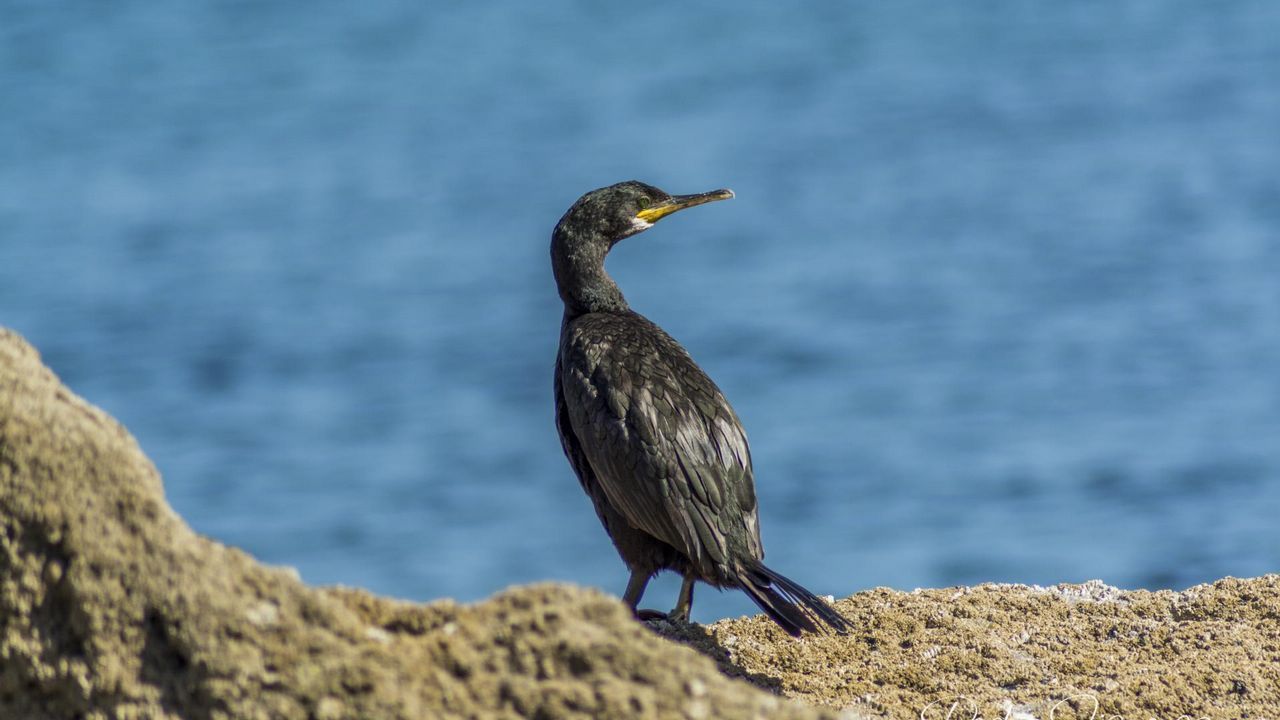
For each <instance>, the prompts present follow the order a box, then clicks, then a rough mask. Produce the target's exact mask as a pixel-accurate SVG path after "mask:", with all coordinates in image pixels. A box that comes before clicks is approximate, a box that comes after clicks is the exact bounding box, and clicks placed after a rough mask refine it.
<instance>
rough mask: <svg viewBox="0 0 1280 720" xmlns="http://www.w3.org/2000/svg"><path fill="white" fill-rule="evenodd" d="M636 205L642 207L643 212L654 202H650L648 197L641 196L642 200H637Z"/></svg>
mask: <svg viewBox="0 0 1280 720" xmlns="http://www.w3.org/2000/svg"><path fill="white" fill-rule="evenodd" d="M636 204H637V205H639V206H640V209H641V210H645V209H648V207H649V206H650V205H652V204H653V201H652V200H650V199H649V197H648V196H647V195H641V196H640V199H639V200H636Z"/></svg>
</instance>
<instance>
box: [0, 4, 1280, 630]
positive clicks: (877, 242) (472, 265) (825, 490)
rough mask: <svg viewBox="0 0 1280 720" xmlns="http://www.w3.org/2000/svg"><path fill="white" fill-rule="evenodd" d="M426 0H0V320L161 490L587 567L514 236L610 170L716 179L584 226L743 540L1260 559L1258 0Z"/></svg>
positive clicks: (421, 558)
mask: <svg viewBox="0 0 1280 720" xmlns="http://www.w3.org/2000/svg"><path fill="white" fill-rule="evenodd" d="M443 5H444V4H440V3H437V4H430V3H420V2H394V1H392V0H377V1H372V2H365V3H346V2H319V3H315V2H313V3H275V4H272V5H270V6H269V7H268V6H264V5H259V4H256V3H217V4H213V3H210V4H206V5H205V6H204V7H202V8H199V9H197V8H192V7H190V6H188V5H186V4H180V3H168V4H166V3H144V2H119V3H113V4H105V5H104V4H100V3H88V2H79V3H77V2H71V3H56V4H55V3H47V4H39V3H27V4H21V3H10V4H9V5H8V6H7V9H6V10H5V11H4V13H3V14H4V18H3V21H2V22H0V105H3V109H2V111H0V323H2V324H4V325H8V326H11V327H14V328H16V329H17V330H19V331H20V332H21V333H23V334H24V335H25V336H26V337H27V338H29V339H30V340H31V341H32V342H33V343H35V344H36V345H37V346H38V347H39V348H40V350H41V351H42V352H43V354H44V356H45V359H46V360H47V362H48V363H49V364H50V365H51V366H52V367H53V368H54V369H55V370H56V371H57V372H58V374H59V375H60V376H61V377H62V378H63V379H64V380H65V381H66V382H67V383H68V384H69V385H70V386H71V387H72V388H73V389H74V390H75V391H76V392H78V393H80V394H81V395H83V396H85V397H86V398H88V399H89V400H90V401H92V402H94V403H96V404H98V405H100V406H102V407H104V408H105V409H106V410H108V411H109V412H111V413H112V414H114V415H115V416H117V417H118V418H120V419H121V420H122V421H123V422H124V423H125V424H126V425H128V427H129V428H130V429H131V430H132V432H133V433H134V434H135V435H136V436H137V437H138V439H139V441H140V442H141V444H142V446H143V448H144V449H145V450H146V451H147V452H148V453H149V454H150V455H151V457H152V458H153V459H154V460H155V462H156V464H157V465H158V466H159V467H160V469H161V471H162V472H163V473H164V476H165V480H166V487H167V492H168V494H169V498H170V500H171V502H172V503H173V505H174V506H175V507H176V508H177V510H178V511H179V512H180V513H182V514H183V515H184V516H185V517H186V518H187V519H188V520H189V521H190V522H191V524H192V525H193V526H195V527H196V528H197V529H198V530H200V531H201V532H204V533H207V534H209V535H211V536H213V537H215V538H217V539H219V540H222V541H224V542H227V543H231V544H234V545H238V546H241V547H243V548H245V549H247V550H248V551H249V552H251V553H253V554H254V555H256V556H257V557H259V558H261V559H262V560H264V561H267V562H271V563H282V564H289V565H295V566H297V567H298V568H300V570H301V572H302V574H303V576H304V577H305V578H306V579H307V580H308V581H311V582H316V583H344V584H351V585H363V586H367V587H370V588H371V589H373V590H375V591H377V592H381V593H388V594H392V595H397V596H403V597H409V598H422V599H425V598H435V597H440V596H453V597H457V598H460V599H474V598H479V597H482V596H484V595H486V594H489V593H491V592H494V591H495V590H498V589H500V588H502V587H504V586H506V585H508V584H511V583H517V582H528V581H532V580H542V579H556V580H567V581H574V582H578V583H583V584H590V585H598V586H601V587H604V588H606V589H608V590H610V591H612V592H620V591H621V589H622V585H623V584H624V582H625V571H624V570H623V568H622V565H621V563H620V562H619V561H618V559H617V557H616V556H615V555H614V552H613V549H612V548H611V547H610V545H609V543H608V541H607V540H606V539H605V536H604V534H603V531H602V530H601V529H600V528H599V525H598V523H597V521H596V519H595V517H594V514H593V513H592V511H591V508H590V505H589V503H588V501H587V500H586V498H585V497H584V496H583V495H582V493H581V491H580V490H579V488H578V485H577V482H576V481H575V479H574V478H573V476H572V475H571V473H570V471H569V468H568V465H567V464H566V463H565V461H564V458H563V457H562V456H561V453H560V448H559V443H558V441H557V439H556V436H555V431H554V428H553V426H552V420H551V365H552V361H553V356H554V353H555V342H556V335H557V332H558V328H559V322H560V306H559V301H558V298H557V297H556V294H555V289H554V287H553V285H552V280H551V274H550V268H549V263H548V258H547V243H548V237H549V232H550V229H551V227H552V226H553V225H554V223H555V221H556V220H557V219H558V218H559V216H560V214H561V213H562V212H563V211H564V209H565V208H566V207H568V205H569V204H570V203H571V202H572V201H573V200H574V199H575V198H576V197H577V196H578V195H579V194H581V193H582V192H583V191H586V190H588V189H591V188H593V187H597V186H600V185H605V184H608V183H611V182H615V181H618V180H623V179H628V178H632V177H635V178H640V179H643V180H646V181H649V182H652V183H655V184H658V185H660V186H663V187H665V188H666V189H668V190H670V191H672V192H693V191H698V190H705V189H710V188H714V187H721V186H727V187H732V188H733V189H734V190H735V191H737V194H738V197H737V199H736V200H734V201H732V202H729V203H720V204H717V205H714V206H709V207H707V208H705V209H699V210H697V211H691V212H689V213H687V214H682V215H681V216H679V217H677V218H673V219H671V220H668V221H666V222H664V223H663V224H662V225H661V226H660V227H658V228H656V229H655V230H653V231H651V232H649V233H647V234H645V235H643V236H640V237H637V238H635V239H632V240H630V241H628V242H626V243H624V244H623V245H621V246H619V248H618V249H617V250H616V251H615V252H614V254H613V256H612V257H611V260H610V269H611V272H613V273H614V275H615V277H616V278H617V279H618V280H619V282H620V284H621V285H622V287H623V289H624V290H625V291H626V293H627V296H628V298H629V299H630V301H631V303H632V305H633V306H635V307H636V308H637V309H638V310H640V311H641V312H643V313H645V314H646V315H648V316H649V317H651V318H652V319H654V320H655V321H657V322H658V323H659V324H662V325H663V326H664V327H666V328H667V329H668V330H670V331H671V333H672V334H673V335H675V336H676V337H677V338H679V339H681V340H682V341H683V342H684V343H685V344H686V345H687V347H688V348H689V349H690V351H691V352H692V353H693V355H694V357H696V358H697V359H698V360H699V361H700V362H701V363H702V365H703V366H704V367H705V368H706V369H707V371H708V372H709V373H710V374H711V375H712V376H713V377H714V378H716V380H717V381H718V382H719V384H720V385H721V387H722V388H723V389H724V390H725V392H726V394H727V395H728V396H729V398H730V399H731V400H732V401H733V402H734V404H735V406H736V407H737V409H738V411H739V414H740V415H741V416H742V418H743V421H744V423H745V424H746V426H747V430H748V433H749V434H750V437H751V440H752V443H753V451H754V455H755V460H756V470H757V477H758V485H759V494H760V497H761V507H762V519H761V520H762V526H763V532H764V539H765V545H766V547H767V548H768V551H769V555H768V558H769V560H770V562H771V564H773V565H774V566H776V567H777V568H778V569H780V570H782V571H783V572H785V573H787V574H789V575H792V576H793V577H795V578H796V579H798V580H800V581H802V582H803V583H805V584H807V585H809V586H811V587H812V588H813V589H814V590H816V591H819V592H830V593H849V592H852V591H854V590H857V589H861V588H865V587H869V586H875V585H888V586H893V587H899V588H911V587H916V586H936V585H947V584H955V583H973V582H978V581H987V580H992V581H1017V582H1034V583H1052V582H1058V581H1082V580H1085V579H1089V578H1094V577H1099V578H1102V579H1104V580H1106V581H1107V582H1110V583H1114V584H1118V585H1121V586H1128V587H1135V586H1141V587H1151V588H1156V587H1183V586H1186V585H1189V584H1193V583H1197V582H1202V581H1206V580H1210V579H1214V578H1217V577H1219V576H1222V575H1227V574H1232V575H1256V574H1260V573H1264V572H1268V571H1275V570H1277V569H1280V528H1278V526H1277V522H1276V518H1277V517H1280V443H1278V438H1280V182H1278V180H1277V179H1278V178H1280V132H1278V131H1277V129H1278V128H1280V83H1278V82H1277V81H1276V79H1277V78H1280V40H1278V39H1277V38H1280V6H1277V5H1275V4H1271V3H1263V2H1258V3H1252V4H1250V3H1233V4H1229V5H1212V6H1210V5H1204V6H1198V5H1190V6H1188V5H1179V6H1171V5H1164V4H1158V3H1146V2H1127V3H1112V4H1106V3H1100V4H1093V3H1088V4H1085V5H1070V6H1066V5H1044V4H1041V5H1024V4H1017V3H1008V4H1004V5H1000V4H997V5H983V6H981V7H979V6H976V5H974V6H959V5H949V6H939V5H936V4H931V3H893V4H882V3H862V4H858V5H856V6H854V5H851V4H837V3H832V4H829V5H828V6H825V7H826V9H825V10H818V9H814V8H813V7H812V6H806V7H805V8H804V9H798V8H797V7H793V6H791V5H788V4H778V3H769V2H738V3H733V4H707V3H703V4H698V5H688V4H681V3H666V4H663V3H658V4H657V5H653V4H650V5H648V6H645V7H643V8H637V7H635V6H622V5H619V6H617V7H612V6H611V7H597V6H595V5H591V4H586V3H563V4H559V5H556V6H554V7H546V6H542V5H535V4H531V3H514V2H500V3H470V4H464V5H456V6H452V7H447V8H443V9H442V8H441V7H439V6H443ZM674 591H675V583H674V582H666V583H663V584H659V585H657V586H655V587H654V588H653V589H651V590H650V593H651V595H650V597H649V600H648V604H651V605H653V606H656V607H667V606H669V604H670V603H671V602H673V601H674ZM698 598H699V599H698V603H697V604H696V605H695V617H696V618H699V619H702V620H708V619H713V618H716V617H719V616H722V615H726V614H734V613H740V612H748V611H751V610H752V608H751V605H750V604H749V602H748V601H746V600H745V599H743V598H741V597H739V596H738V595H737V594H725V595H717V594H716V593H714V592H709V591H707V590H705V589H704V590H701V591H699V595H698Z"/></svg>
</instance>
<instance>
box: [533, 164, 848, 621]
mask: <svg viewBox="0 0 1280 720" xmlns="http://www.w3.org/2000/svg"><path fill="white" fill-rule="evenodd" d="M731 197H733V192H732V191H729V190H712V191H711V192H706V193H701V194H698V195H675V196H672V195H669V194H667V193H666V192H663V191H662V190H659V189H658V188H656V187H653V186H652V185H646V184H644V183H641V182H636V181H631V182H624V183H619V184H617V185H611V186H609V187H606V188H601V189H599V190H594V191H592V192H589V193H587V194H586V195H583V196H582V197H581V198H579V199H578V201H577V202H576V203H574V204H573V207H571V208H569V211H568V212H566V213H565V215H564V217H563V218H561V219H560V222H559V224H557V225H556V229H555V232H554V233H553V234H552V236H551V266H552V269H553V270H554V271H555V277H556V285H557V286H558V288H559V291H560V298H561V299H562V300H563V301H564V320H563V323H562V325H561V327H560V351H559V354H558V355H557V356H556V374H555V401H556V429H557V430H559V432H560V441H561V444H563V446H564V453H565V455H566V456H567V457H568V458H569V464H570V465H572V466H573V470H574V472H575V473H577V475H578V480H579V481H580V482H581V483H582V487H583V489H584V490H586V492H587V494H588V495H590V496H591V500H592V502H593V503H594V504H595V508H596V513H597V514H598V515H599V516H600V521H601V522H602V523H604V527H605V530H606V531H607V532H608V533H609V537H610V538H612V539H613V544H614V546H615V547H616V548H617V549H618V554H619V555H621V556H622V560H623V562H625V563H626V564H627V567H628V568H629V569H630V570H631V579H630V581H629V582H628V583H627V589H626V592H625V594H624V595H623V600H625V601H626V603H627V604H628V605H630V606H631V608H632V610H636V606H637V604H638V603H639V602H640V596H641V595H642V594H644V589H645V585H647V584H648V582H649V578H651V577H653V575H654V574H655V573H657V572H659V571H662V570H674V571H675V572H678V573H680V574H681V575H683V576H684V583H683V585H681V587H680V597H679V600H678V601H677V602H676V606H675V609H673V610H672V611H671V613H670V615H669V616H668V617H670V618H671V619H673V620H676V621H680V622H687V621H688V619H689V610H690V608H691V606H692V604H693V583H694V581H695V580H701V581H703V582H705V583H708V584H710V585H713V586H715V587H717V588H741V589H742V590H743V591H744V592H746V593H747V595H749V596H750V597H751V599H752V600H754V601H755V603H756V604H757V605H759V606H760V609H762V610H764V612H765V613H766V614H768V616H769V617H770V618H773V620H774V621H775V622H777V623H778V624H779V625H781V626H782V628H783V629H784V630H786V631H787V632H788V633H790V634H792V635H799V634H800V632H801V631H802V630H808V631H810V632H817V631H819V629H820V628H821V626H822V624H825V625H826V626H828V627H830V628H831V629H834V630H836V631H837V632H841V633H843V632H847V631H848V629H849V623H848V621H847V620H845V618H844V617H842V616H841V615H840V614H839V613H838V612H836V610H835V608H833V607H832V606H831V605H829V604H828V603H827V602H825V601H823V600H821V599H820V598H818V597H817V596H815V595H814V594H813V593H811V592H809V591H808V590H806V589H804V588H803V587H801V586H800V585H798V584H796V583H795V582H792V581H791V580H788V579H787V578H785V577H783V576H782V575H779V574H778V573H776V572H774V571H773V570H770V569H769V568H768V567H765V565H764V563H763V562H761V559H762V558H763V557H764V549H763V548H762V547H761V545H760V528H759V513H758V511H757V509H756V491H755V481H754V478H753V475H752V471H751V450H750V448H748V447H747V436H746V434H745V433H744V432H743V429H742V423H741V422H739V421H738V416H737V414H735V413H734V412H733V408H732V407H730V406H729V401H727V400H725V398H724V395H723V394H722V393H721V392H720V388H718V387H716V384H715V383H714V382H712V381H711V378H709V377H707V375H706V373H704V372H703V371H702V369H701V368H699V367H698V365H697V364H696V363H694V361H693V358H691V357H689V353H688V352H687V351H685V349H684V348H683V347H681V346H680V343H678V342H676V341H675V340H674V339H673V338H672V337H671V336H670V335H668V334H667V333H666V332H664V331H663V330H662V328H660V327H658V326H657V325H655V324H653V323H652V322H650V321H649V320H648V319H647V318H645V317H644V316H643V315H640V314H639V313H637V312H635V311H633V310H632V309H631V308H630V307H629V306H628V305H627V301H626V299H624V298H623V297H622V292H621V291H620V290H619V289H618V286H617V284H616V283H614V281H613V279H612V278H610V277H609V275H608V274H607V273H606V272H605V269H604V258H605V255H607V254H608V252H609V250H610V249H612V248H613V246H614V245H615V244H616V243H617V242H618V241H619V240H622V239H623V238H627V237H630V236H632V235H635V234H636V233H639V232H642V231H644V230H648V229H649V228H650V227H652V226H653V224H654V223H656V222H657V221H658V220H660V219H662V218H663V217H666V216H667V215H670V214H671V213H673V212H676V211H677V210H683V209H685V208H689V207H693V206H695V205H701V204H703V203H708V202H712V201H715V200H725V199H728V198H731ZM645 612H646V613H648V612H649V611H645Z"/></svg>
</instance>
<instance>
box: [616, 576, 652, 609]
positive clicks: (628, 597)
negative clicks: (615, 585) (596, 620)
mask: <svg viewBox="0 0 1280 720" xmlns="http://www.w3.org/2000/svg"><path fill="white" fill-rule="evenodd" d="M650 577H651V576H650V574H649V573H646V572H643V571H641V570H632V571H631V579H630V580H628V581H627V591H626V592H624V593H622V602H624V603H626V604H627V605H629V606H630V607H631V609H632V610H633V611H634V610H635V609H636V606H637V605H639V604H640V596H641V595H644V589H645V586H647V585H648V584H649V578H650Z"/></svg>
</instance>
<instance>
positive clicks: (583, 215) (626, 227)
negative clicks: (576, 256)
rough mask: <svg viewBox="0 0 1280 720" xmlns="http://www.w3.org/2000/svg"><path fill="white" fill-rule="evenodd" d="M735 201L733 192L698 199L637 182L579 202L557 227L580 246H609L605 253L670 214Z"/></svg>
mask: <svg viewBox="0 0 1280 720" xmlns="http://www.w3.org/2000/svg"><path fill="white" fill-rule="evenodd" d="M731 197H733V191H732V190H712V191H711V192H705V193H698V194H696V195H671V194H670V193H667V192H666V191H664V190H660V189H658V188H656V187H654V186H652V185H646V184H645V183H642V182H639V181H637V180H629V181H627V182H622V183H618V184H617V185H610V186H609V187H604V188H600V189H599V190H592V191H591V192H589V193H587V194H586V195H583V196H582V197H580V198H578V201H577V202H575V203H574V204H573V207H571V208H569V211H568V212H566V213H565V214H564V217H562V218H560V223H559V224H558V225H556V234H557V235H559V234H561V233H564V234H565V235H568V236H571V237H573V238H574V239H576V240H578V241H579V242H582V241H588V240H593V241H595V242H603V243H607V245H606V247H605V250H608V248H610V247H613V245H614V244H615V243H617V242H618V241H619V240H622V239H623V238H626V237H630V236H632V235H635V234H636V233H638V232H643V231H645V230H648V229H649V228H651V227H653V224H654V223H656V222H658V221H659V220H661V219H662V218H664V217H666V216H668V215H670V214H671V213H674V212H677V211H679V210H683V209H685V208H690V207H694V206H696V205H702V204H704V203H709V202H713V201H716V200H727V199H729V198H731Z"/></svg>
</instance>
